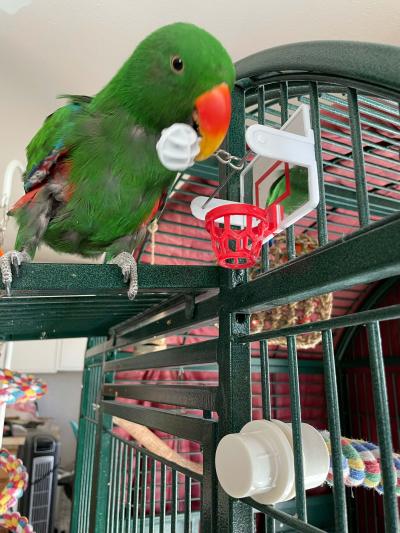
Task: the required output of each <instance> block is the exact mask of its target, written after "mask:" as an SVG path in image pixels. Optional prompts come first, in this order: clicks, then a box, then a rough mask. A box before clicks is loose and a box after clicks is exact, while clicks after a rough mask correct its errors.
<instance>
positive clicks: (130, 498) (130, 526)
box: [111, 447, 134, 533]
mask: <svg viewBox="0 0 400 533" xmlns="http://www.w3.org/2000/svg"><path fill="white" fill-rule="evenodd" d="M133 458H134V448H132V447H130V449H129V475H128V491H129V492H128V527H127V530H128V532H127V533H131V532H132V491H133V487H132V476H133ZM111 468H112V467H111Z"/></svg>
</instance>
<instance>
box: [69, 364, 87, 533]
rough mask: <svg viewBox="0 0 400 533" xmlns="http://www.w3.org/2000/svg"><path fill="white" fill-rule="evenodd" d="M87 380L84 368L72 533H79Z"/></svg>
mask: <svg viewBox="0 0 400 533" xmlns="http://www.w3.org/2000/svg"><path fill="white" fill-rule="evenodd" d="M88 378H89V373H88V369H87V368H84V371H83V376H82V396H81V405H80V408H79V426H78V444H77V447H76V456H75V465H76V469H75V470H76V471H75V480H74V494H77V495H79V496H78V498H74V502H73V510H72V516H71V529H72V531H78V532H80V523H81V509H82V486H83V480H84V478H83V469H84V466H85V465H84V463H83V457H84V449H85V434H86V424H87V421H86V420H85V418H84V416H85V413H86V406H87V403H88Z"/></svg>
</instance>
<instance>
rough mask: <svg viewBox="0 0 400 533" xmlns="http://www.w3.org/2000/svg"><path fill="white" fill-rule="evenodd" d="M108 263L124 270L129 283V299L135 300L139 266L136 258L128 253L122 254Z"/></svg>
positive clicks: (126, 281) (123, 272) (125, 279)
mask: <svg viewBox="0 0 400 533" xmlns="http://www.w3.org/2000/svg"><path fill="white" fill-rule="evenodd" d="M108 263H109V264H110V265H118V266H119V268H120V269H121V270H122V275H123V276H124V281H125V283H128V282H129V288H128V298H129V299H130V300H133V299H134V298H135V296H136V294H137V291H138V275H137V265H136V261H135V259H134V257H133V256H132V255H131V254H130V253H128V252H121V253H120V254H118V255H117V256H116V257H114V259H111V261H109V262H108Z"/></svg>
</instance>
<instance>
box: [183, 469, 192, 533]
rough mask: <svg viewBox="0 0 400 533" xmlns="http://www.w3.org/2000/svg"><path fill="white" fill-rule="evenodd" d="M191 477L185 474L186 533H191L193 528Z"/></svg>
mask: <svg viewBox="0 0 400 533" xmlns="http://www.w3.org/2000/svg"><path fill="white" fill-rule="evenodd" d="M191 488H192V483H191V478H190V477H188V476H185V522H184V533H190V530H191V527H190V526H191V510H192V509H191V504H192V498H191Z"/></svg>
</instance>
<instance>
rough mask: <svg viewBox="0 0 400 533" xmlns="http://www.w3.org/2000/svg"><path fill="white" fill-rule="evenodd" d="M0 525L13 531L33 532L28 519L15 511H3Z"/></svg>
mask: <svg viewBox="0 0 400 533" xmlns="http://www.w3.org/2000/svg"><path fill="white" fill-rule="evenodd" d="M0 527H3V528H4V529H8V530H9V531H12V532H13V533H34V531H33V528H32V526H31V525H30V524H29V522H28V519H27V518H25V516H21V515H20V514H19V513H17V512H15V513H5V514H3V516H0Z"/></svg>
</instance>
